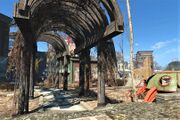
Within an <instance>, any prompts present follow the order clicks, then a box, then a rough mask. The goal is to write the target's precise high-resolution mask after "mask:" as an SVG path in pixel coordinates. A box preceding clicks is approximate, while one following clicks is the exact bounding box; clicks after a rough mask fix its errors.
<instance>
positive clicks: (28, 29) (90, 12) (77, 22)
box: [14, 0, 123, 114]
mask: <svg viewBox="0 0 180 120" xmlns="http://www.w3.org/2000/svg"><path fill="white" fill-rule="evenodd" d="M14 19H15V22H16V24H17V26H18V27H19V29H20V32H21V37H17V39H21V40H19V41H20V42H21V48H22V49H21V52H20V53H21V57H20V58H21V59H20V68H21V69H20V70H21V72H19V74H20V75H19V79H20V82H21V84H20V85H19V96H18V97H19V107H18V113H19V114H22V113H26V112H28V100H29V96H31V97H33V86H34V83H33V81H34V71H35V70H34V66H35V62H34V61H35V52H36V41H37V40H40V39H41V40H44V41H46V42H48V43H51V44H52V45H53V46H54V47H55V49H56V53H57V55H58V56H59V58H60V59H59V60H60V61H61V62H62V63H63V67H64V77H63V78H64V90H67V64H68V58H69V57H68V56H69V55H70V54H69V51H68V49H66V48H67V44H65V42H63V40H62V39H61V36H59V35H57V34H56V32H57V31H60V32H64V33H65V34H67V35H69V36H70V37H71V38H72V40H73V42H74V43H75V45H76V49H75V53H76V54H79V56H80V84H79V85H80V86H79V87H80V95H83V94H84V92H85V91H86V90H87V89H88V80H89V73H90V72H89V71H90V67H89V66H90V65H89V61H90V48H92V47H94V46H97V55H98V104H99V105H103V104H105V82H104V79H105V78H106V74H105V71H106V70H107V69H109V67H106V65H107V63H110V64H111V65H112V66H113V65H115V63H114V61H115V50H114V44H113V41H112V38H113V37H114V36H116V35H118V34H120V33H122V32H123V17H122V15H121V12H120V9H119V6H118V4H117V1H116V0H19V2H18V3H16V5H15V9H14ZM111 59H113V60H111ZM109 71H110V70H109ZM29 90H30V92H29Z"/></svg>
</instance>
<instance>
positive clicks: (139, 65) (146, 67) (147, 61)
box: [134, 51, 153, 79]
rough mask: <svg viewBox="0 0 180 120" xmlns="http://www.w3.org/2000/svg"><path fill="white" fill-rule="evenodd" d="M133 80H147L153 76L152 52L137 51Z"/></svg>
mask: <svg viewBox="0 0 180 120" xmlns="http://www.w3.org/2000/svg"><path fill="white" fill-rule="evenodd" d="M134 74H135V78H141V79H147V78H148V77H149V76H151V75H152V74H153V51H138V52H137V53H136V57H135V60H134Z"/></svg>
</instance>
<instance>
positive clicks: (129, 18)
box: [126, 0, 136, 99]
mask: <svg viewBox="0 0 180 120" xmlns="http://www.w3.org/2000/svg"><path fill="white" fill-rule="evenodd" d="M126 4H127V12H128V21H129V32H130V70H131V79H132V92H133V93H132V94H133V97H134V98H135V99H136V94H135V80H134V64H133V44H134V41H133V40H134V39H133V27H132V18H131V8H130V3H129V0H126Z"/></svg>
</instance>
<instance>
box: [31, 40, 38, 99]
mask: <svg viewBox="0 0 180 120" xmlns="http://www.w3.org/2000/svg"><path fill="white" fill-rule="evenodd" d="M33 48H34V49H33V50H32V51H31V59H30V60H31V61H30V87H29V97H30V98H31V99H33V98H34V83H35V74H36V71H35V60H36V50H37V48H36V43H34V45H33Z"/></svg>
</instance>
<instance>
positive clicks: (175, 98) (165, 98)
mask: <svg viewBox="0 0 180 120" xmlns="http://www.w3.org/2000/svg"><path fill="white" fill-rule="evenodd" d="M156 102H157V103H164V102H180V92H177V93H161V94H157V96H156Z"/></svg>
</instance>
